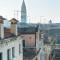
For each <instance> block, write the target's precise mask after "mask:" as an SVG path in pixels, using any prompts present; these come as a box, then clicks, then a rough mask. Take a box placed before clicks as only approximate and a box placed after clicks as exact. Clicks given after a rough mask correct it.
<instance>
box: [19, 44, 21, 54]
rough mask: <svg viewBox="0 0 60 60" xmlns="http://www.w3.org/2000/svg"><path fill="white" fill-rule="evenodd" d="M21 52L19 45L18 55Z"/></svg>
mask: <svg viewBox="0 0 60 60" xmlns="http://www.w3.org/2000/svg"><path fill="white" fill-rule="evenodd" d="M20 52H21V50H20V44H19V54H20Z"/></svg>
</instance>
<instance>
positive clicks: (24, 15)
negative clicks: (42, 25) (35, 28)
mask: <svg viewBox="0 0 60 60" xmlns="http://www.w3.org/2000/svg"><path fill="white" fill-rule="evenodd" d="M21 23H27V11H26V5H25V2H24V0H23V2H22V6H21Z"/></svg>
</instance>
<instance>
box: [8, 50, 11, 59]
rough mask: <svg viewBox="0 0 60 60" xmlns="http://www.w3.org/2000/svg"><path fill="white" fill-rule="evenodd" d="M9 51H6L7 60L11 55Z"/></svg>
mask: <svg viewBox="0 0 60 60" xmlns="http://www.w3.org/2000/svg"><path fill="white" fill-rule="evenodd" d="M10 53H11V52H10V49H8V50H7V60H11V54H10Z"/></svg>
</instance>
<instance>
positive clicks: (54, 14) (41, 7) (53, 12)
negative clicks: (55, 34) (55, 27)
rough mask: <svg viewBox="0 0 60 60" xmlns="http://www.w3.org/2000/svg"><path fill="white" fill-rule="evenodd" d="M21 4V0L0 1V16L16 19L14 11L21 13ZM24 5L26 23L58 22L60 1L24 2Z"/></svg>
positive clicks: (38, 0)
mask: <svg viewBox="0 0 60 60" xmlns="http://www.w3.org/2000/svg"><path fill="white" fill-rule="evenodd" d="M21 4H22V0H0V15H2V16H4V17H6V18H7V19H8V20H9V19H11V18H12V17H16V18H17V13H16V11H17V10H18V11H21ZM25 4H26V8H27V16H28V21H29V20H30V22H48V21H49V20H50V19H52V21H53V22H58V23H59V22H60V0H25ZM14 11H15V12H14ZM20 13H21V12H19V14H18V18H19V20H20Z"/></svg>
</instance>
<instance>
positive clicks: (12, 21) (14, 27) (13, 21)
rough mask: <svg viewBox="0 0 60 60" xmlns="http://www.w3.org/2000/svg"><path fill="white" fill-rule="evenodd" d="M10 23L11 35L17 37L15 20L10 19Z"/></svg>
mask: <svg viewBox="0 0 60 60" xmlns="http://www.w3.org/2000/svg"><path fill="white" fill-rule="evenodd" d="M10 22H11V33H12V34H13V35H16V36H17V35H18V32H17V22H18V21H17V20H16V19H15V18H12V19H11V20H10Z"/></svg>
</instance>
